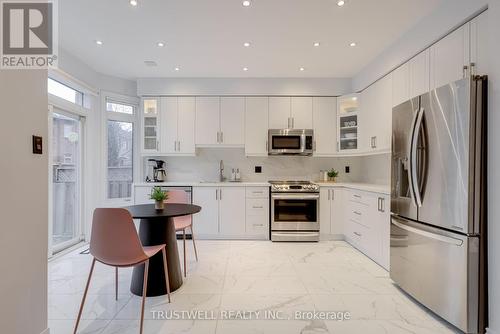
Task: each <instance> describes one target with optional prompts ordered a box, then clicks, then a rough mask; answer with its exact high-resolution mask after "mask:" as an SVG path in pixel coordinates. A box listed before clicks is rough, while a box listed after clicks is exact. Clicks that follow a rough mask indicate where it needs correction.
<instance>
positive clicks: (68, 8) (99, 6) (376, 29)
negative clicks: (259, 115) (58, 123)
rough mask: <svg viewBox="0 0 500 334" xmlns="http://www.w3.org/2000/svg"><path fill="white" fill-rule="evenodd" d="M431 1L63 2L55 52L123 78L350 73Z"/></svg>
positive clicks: (395, 36) (432, 3)
mask: <svg viewBox="0 0 500 334" xmlns="http://www.w3.org/2000/svg"><path fill="white" fill-rule="evenodd" d="M440 2H441V0H418V1H415V0H349V1H348V2H347V4H346V5H345V6H344V7H338V6H337V4H336V0H253V1H252V5H251V6H250V7H243V6H242V1H241V0H138V3H139V4H138V6H137V7H132V6H131V5H130V4H129V0H105V1H103V0H63V1H59V17H60V23H59V36H60V43H61V44H60V47H62V48H63V49H65V50H66V51H68V52H69V53H71V54H73V55H75V56H76V57H78V58H80V59H81V60H82V61H83V62H85V63H87V64H88V65H89V66H91V67H92V68H94V69H95V70H96V71H98V72H101V73H105V74H109V75H113V76H117V77H123V78H131V79H133V78H138V77H352V76H354V75H355V74H356V73H358V72H359V71H360V70H361V69H362V68H363V67H364V66H366V65H367V64H368V63H369V62H370V61H371V60H373V59H374V58H375V57H376V56H377V55H378V54H380V53H381V52H382V51H383V50H384V49H385V48H386V47H388V46H389V45H391V44H392V43H393V42H395V41H396V40H397V39H398V38H399V37H401V36H402V35H403V34H404V32H405V31H407V30H408V29H409V28H411V27H412V26H413V25H414V24H416V23H417V22H418V21H419V20H420V19H422V18H423V17H424V16H426V15H428V14H429V13H430V12H431V11H432V10H433V9H435V7H436V6H437V5H438V4H439V3H440ZM95 40H102V41H103V43H104V44H103V45H101V46H98V45H96V43H95ZM158 41H162V42H164V43H165V47H163V48H159V47H158V46H157V45H156V44H157V42H158ZM247 41H248V42H250V43H251V46H250V47H249V48H246V47H244V46H243V43H244V42H247ZM315 41H319V42H321V46H320V47H314V46H313V42H315ZM352 41H354V42H356V43H357V46H356V47H350V46H349V44H350V43H351V42H352ZM145 60H153V61H155V62H157V64H158V66H157V67H147V66H146V65H145V64H144V61H145ZM176 66H178V67H180V71H175V70H174V68H175V67H176ZM243 67H247V68H248V71H246V72H245V71H243V70H242V69H243ZM300 67H304V68H305V71H302V72H301V71H299V68H300Z"/></svg>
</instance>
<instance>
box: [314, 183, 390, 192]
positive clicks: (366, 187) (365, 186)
mask: <svg viewBox="0 0 500 334" xmlns="http://www.w3.org/2000/svg"><path fill="white" fill-rule="evenodd" d="M314 183H317V184H319V186H320V187H338V188H348V189H355V190H362V191H369V192H374V193H379V194H386V195H390V194H391V187H390V186H388V185H383V184H373V183H358V182H323V181H316V182H314Z"/></svg>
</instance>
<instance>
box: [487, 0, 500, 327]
mask: <svg viewBox="0 0 500 334" xmlns="http://www.w3.org/2000/svg"><path fill="white" fill-rule="evenodd" d="M488 20H489V47H490V50H489V65H488V72H489V79H490V80H489V85H490V86H489V101H488V103H489V111H488V145H489V146H488V229H489V231H488V232H489V277H488V279H489V299H490V303H489V308H490V309H489V313H490V326H489V331H488V333H494V334H500V260H499V259H500V242H499V238H500V224H499V223H500V206H499V205H498V204H499V203H500V173H499V171H500V149H499V144H500V131H498V127H499V126H500V60H499V59H500V58H499V55H500V43H499V39H498V38H499V37H498V36H499V35H498V33H499V31H500V0H492V1H490V7H489V10H488Z"/></svg>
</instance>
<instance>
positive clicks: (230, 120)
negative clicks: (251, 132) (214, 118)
mask: <svg viewBox="0 0 500 334" xmlns="http://www.w3.org/2000/svg"><path fill="white" fill-rule="evenodd" d="M219 143H220V144H222V145H236V146H243V145H244V144H245V98H244V97H221V100H220V135H219Z"/></svg>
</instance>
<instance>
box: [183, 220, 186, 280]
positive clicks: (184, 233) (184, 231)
mask: <svg viewBox="0 0 500 334" xmlns="http://www.w3.org/2000/svg"><path fill="white" fill-rule="evenodd" d="M182 243H183V247H184V252H183V255H184V277H186V229H183V230H182Z"/></svg>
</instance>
